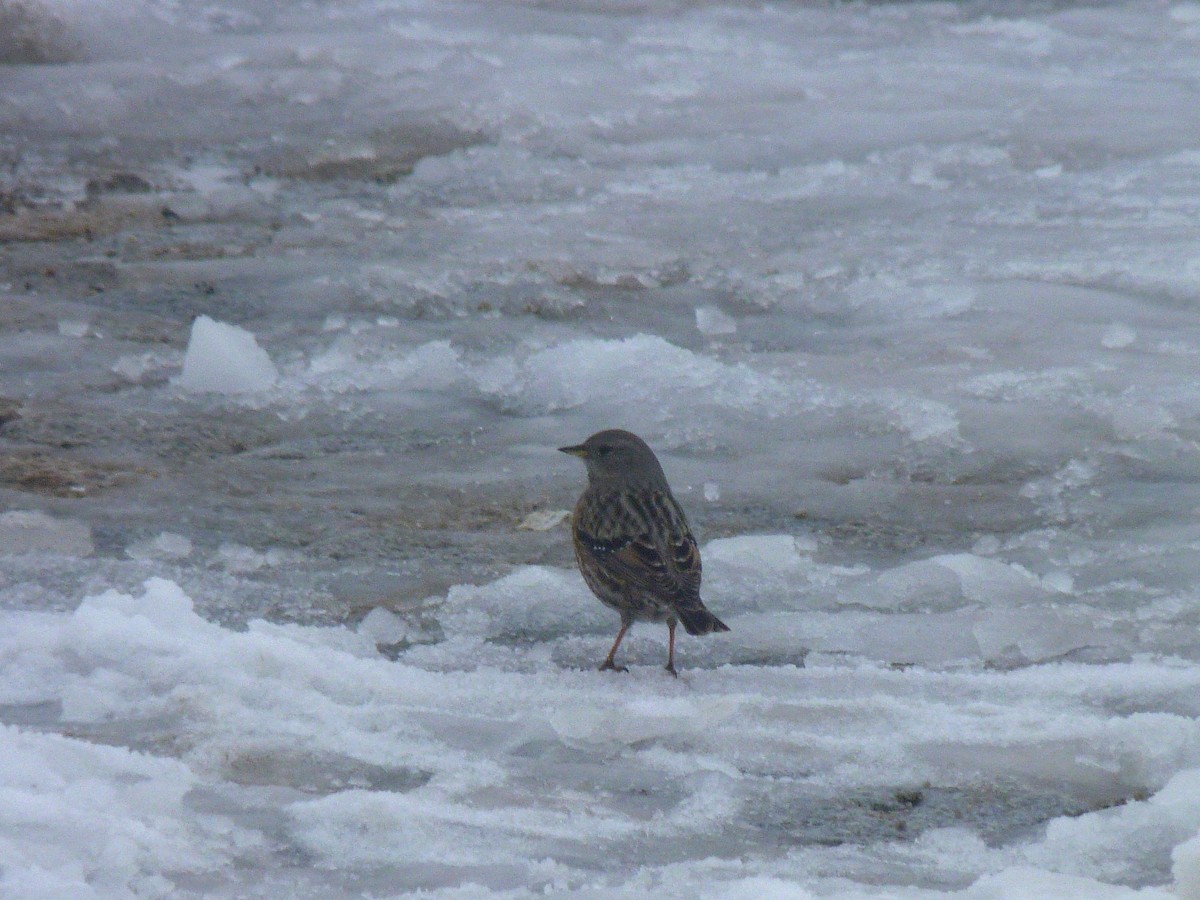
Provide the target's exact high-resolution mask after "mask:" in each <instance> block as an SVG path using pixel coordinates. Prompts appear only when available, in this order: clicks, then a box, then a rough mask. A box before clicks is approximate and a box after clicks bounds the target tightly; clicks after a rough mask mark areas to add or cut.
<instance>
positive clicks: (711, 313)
mask: <svg viewBox="0 0 1200 900" xmlns="http://www.w3.org/2000/svg"><path fill="white" fill-rule="evenodd" d="M696 330H697V331H699V332H700V333H701V334H703V335H705V336H706V337H716V336H717V335H722V334H734V333H736V332H737V322H735V321H734V320H733V317H732V316H730V315H728V314H726V313H724V312H722V311H721V310H720V309H718V308H717V307H715V306H698V307H696Z"/></svg>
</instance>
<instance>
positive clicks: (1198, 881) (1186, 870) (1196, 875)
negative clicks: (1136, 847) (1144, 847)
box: [1171, 798, 1200, 900]
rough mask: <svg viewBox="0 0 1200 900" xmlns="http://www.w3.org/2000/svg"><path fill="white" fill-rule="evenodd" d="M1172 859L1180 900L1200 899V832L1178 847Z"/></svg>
mask: <svg viewBox="0 0 1200 900" xmlns="http://www.w3.org/2000/svg"><path fill="white" fill-rule="evenodd" d="M1197 799H1198V801H1200V798H1197ZM1171 861H1172V866H1171V874H1172V875H1174V876H1175V890H1176V892H1177V893H1178V894H1179V900H1200V834H1198V835H1196V836H1195V837H1194V838H1192V839H1191V840H1189V841H1185V842H1184V843H1182V844H1180V845H1179V846H1178V847H1176V848H1175V849H1174V850H1173V851H1172V852H1171Z"/></svg>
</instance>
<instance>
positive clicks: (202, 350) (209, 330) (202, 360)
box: [177, 316, 279, 394]
mask: <svg viewBox="0 0 1200 900" xmlns="http://www.w3.org/2000/svg"><path fill="white" fill-rule="evenodd" d="M278 378H279V370H278V369H276V368H275V364H274V363H273V362H271V357H270V356H268V355H267V351H266V350H264V349H263V348H262V347H260V346H259V345H258V341H257V340H256V339H255V337H254V335H253V334H251V333H250V332H249V331H246V330H245V329H244V328H238V327H237V326H236V325H229V324H227V323H225V322H218V321H216V320H215V319H210V318H209V317H208V316H200V317H199V318H197V319H196V321H195V322H193V323H192V336H191V339H190V340H189V341H188V348H187V355H186V356H185V357H184V360H183V374H181V375H180V376H179V378H178V381H177V383H178V384H179V386H180V387H182V388H183V389H184V390H188V391H200V392H212V393H217V394H245V393H252V392H255V391H265V390H267V389H268V388H270V387H271V386H272V385H273V384H275V382H276V381H277V380H278Z"/></svg>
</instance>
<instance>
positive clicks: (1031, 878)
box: [955, 866, 1182, 900]
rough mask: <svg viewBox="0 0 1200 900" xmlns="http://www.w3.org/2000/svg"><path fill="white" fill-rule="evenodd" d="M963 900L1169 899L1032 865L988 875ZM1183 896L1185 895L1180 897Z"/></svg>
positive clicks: (1165, 895) (1151, 890) (1149, 890)
mask: <svg viewBox="0 0 1200 900" xmlns="http://www.w3.org/2000/svg"><path fill="white" fill-rule="evenodd" d="M955 896H961V897H962V898H963V900H1014V898H1018V897H1027V898H1031V900H1032V898H1034V897H1046V898H1050V897H1053V898H1054V900H1170V895H1169V894H1167V893H1166V892H1165V891H1156V890H1153V889H1149V888H1148V889H1146V890H1141V891H1139V890H1135V889H1134V888H1128V887H1124V886H1123V885H1117V884H1104V883H1102V882H1099V881H1096V880H1094V879H1091V878H1085V877H1082V876H1079V875H1062V874H1060V873H1058V872H1047V871H1046V870H1045V869H1035V868H1033V867H1032V866H1013V867H1012V868H1010V869H1005V870H1004V871H1002V872H997V873H996V874H995V875H985V876H984V877H983V878H980V879H979V880H978V881H977V882H975V883H974V884H973V885H971V887H970V888H969V889H968V890H967V891H965V892H964V893H963V894H961V895H955ZM1181 896H1182V895H1181Z"/></svg>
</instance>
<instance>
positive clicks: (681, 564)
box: [558, 428, 729, 677]
mask: <svg viewBox="0 0 1200 900" xmlns="http://www.w3.org/2000/svg"><path fill="white" fill-rule="evenodd" d="M558 449H559V451H560V452H562V453H568V454H570V455H571V456H578V457H579V458H580V459H582V460H583V461H584V463H585V464H586V465H587V476H588V484H587V488H586V489H585V490H584V492H583V494H582V495H581V496H580V498H579V501H578V502H577V503H576V504H575V510H574V512H573V514H572V516H571V537H572V540H573V543H574V545H575V559H576V561H577V562H578V563H579V572H580V574H581V575H583V580H584V581H585V582H586V583H587V586H588V587H589V588H590V589H591V591H592V593H593V594H595V595H596V597H597V598H598V599H599V600H600V602H601V603H603V604H604V605H605V606H609V607H612V608H613V609H615V610H616V611H617V612H618V613H620V614H621V630H620V631H618V632H617V639H616V640H615V641H613V645H612V649H611V650H609V651H608V656H607V657H605V660H604V662H603V663H602V664H601V666H600V670H601V671H605V670H608V669H612V670H616V671H622V672H626V671H628V669H626V668H624V667H618V666H617V664H616V662H615V661H614V660H615V657H616V654H617V648H618V647H619V646H621V639H622V638H624V637H625V632H627V631H628V630H629V628H630V626H632V625H633V623H634V622H635V621H648V622H666V623H667V630H668V643H667V647H668V649H667V665H666V669H667V671H668V672H670V673H671V674H672V675H674V676H676V677H678V675H679V673H678V672H677V671H676V669H675V626H676V624H678V623H680V622H682V623H683V627H684V630H686V631H687V633H688V634H694V635H701V634H712V633H713V632H716V631H728V630H729V626H728V625H726V624H725V623H724V622H722V621H721V620H720V619H718V618H717V617H716V616H714V615H713V614H712V613H711V612H709V611H708V609H707V608H705V606H704V603H703V602H702V601H701V599H700V548H699V547H697V546H696V539H695V537H693V536H692V529H691V528H690V527H688V523H687V517H686V516H685V515H684V514H683V509H682V508H680V506H679V503H678V501H677V500H676V499H675V496H674V495H673V494H672V493H671V488H670V486H669V485H668V484H667V476H666V475H665V474H663V470H662V466H661V465H660V464H659V462H658V457H656V456H655V455H654V451H653V450H651V449H650V447H649V445H647V444H646V442H645V441H643V440H642V439H641V438H640V437H638V436H637V435H636V434H633V433H632V432H629V431H622V430H621V429H617V428H613V429H608V430H606V431H599V432H597V433H596V434H593V435H592V436H591V437H589V438H588V439H587V440H586V441H584V442H583V443H582V444H576V445H574V446H571V447H559V448H558Z"/></svg>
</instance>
